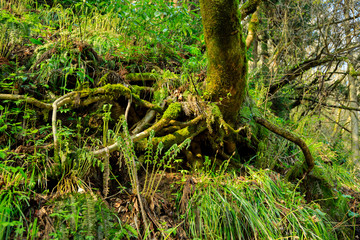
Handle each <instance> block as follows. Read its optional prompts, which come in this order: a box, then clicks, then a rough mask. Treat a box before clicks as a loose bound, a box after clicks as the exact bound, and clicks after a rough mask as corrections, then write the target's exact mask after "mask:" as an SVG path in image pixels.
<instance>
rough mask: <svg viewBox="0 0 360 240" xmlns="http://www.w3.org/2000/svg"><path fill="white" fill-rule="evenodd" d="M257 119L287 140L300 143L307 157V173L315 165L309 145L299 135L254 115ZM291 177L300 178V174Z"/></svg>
mask: <svg viewBox="0 0 360 240" xmlns="http://www.w3.org/2000/svg"><path fill="white" fill-rule="evenodd" d="M254 119H255V121H256V122H257V123H258V124H260V125H262V126H264V127H265V128H267V129H269V130H270V131H272V132H273V133H276V134H278V135H280V136H282V137H283V138H286V139H287V140H289V141H291V142H293V143H295V144H296V145H298V146H299V147H300V148H301V150H302V152H303V154H304V157H305V164H304V166H303V167H304V169H305V174H304V175H307V174H308V173H309V172H310V171H311V170H312V169H313V168H314V166H315V161H314V158H313V156H312V155H311V152H310V150H309V148H308V146H307V145H306V143H305V142H304V141H303V140H302V139H301V138H300V137H298V136H295V135H294V134H292V133H291V132H289V131H287V130H285V129H283V128H280V127H278V126H276V125H274V124H272V123H270V122H269V121H267V120H265V119H263V118H259V117H254ZM291 177H295V178H298V177H300V176H291Z"/></svg>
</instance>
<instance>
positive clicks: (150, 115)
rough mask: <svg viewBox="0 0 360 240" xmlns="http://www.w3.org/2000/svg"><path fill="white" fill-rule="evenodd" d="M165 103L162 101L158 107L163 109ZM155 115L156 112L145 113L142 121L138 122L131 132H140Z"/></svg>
mask: <svg viewBox="0 0 360 240" xmlns="http://www.w3.org/2000/svg"><path fill="white" fill-rule="evenodd" d="M165 103H166V101H163V102H162V103H161V104H160V107H161V108H162V109H163V108H164V106H165ZM155 114H156V111H155V110H150V111H148V112H147V113H146V115H145V117H144V118H143V119H141V120H140V122H139V123H138V124H137V126H136V128H135V129H134V130H133V131H132V133H133V134H138V133H139V132H141V131H142V130H143V129H144V128H145V126H146V124H148V123H150V122H151V120H153V119H154V117H155Z"/></svg>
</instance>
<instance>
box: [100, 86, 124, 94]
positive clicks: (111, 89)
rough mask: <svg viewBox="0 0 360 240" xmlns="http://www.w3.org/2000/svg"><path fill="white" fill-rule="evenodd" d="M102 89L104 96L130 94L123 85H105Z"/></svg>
mask: <svg viewBox="0 0 360 240" xmlns="http://www.w3.org/2000/svg"><path fill="white" fill-rule="evenodd" d="M103 88H104V89H105V92H106V94H112V93H120V94H121V95H128V94H130V93H131V91H130V89H129V88H127V87H125V86H124V85H123V84H107V85H105V86H104V87H103Z"/></svg>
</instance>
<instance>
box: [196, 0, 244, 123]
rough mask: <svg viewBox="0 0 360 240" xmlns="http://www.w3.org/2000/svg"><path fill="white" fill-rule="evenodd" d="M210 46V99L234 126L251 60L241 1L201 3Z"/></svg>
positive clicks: (219, 0) (208, 51) (207, 83)
mask: <svg viewBox="0 0 360 240" xmlns="http://www.w3.org/2000/svg"><path fill="white" fill-rule="evenodd" d="M200 9H201V15H202V21H203V26H204V36H205V42H206V46H207V57H208V70H207V80H206V95H205V96H206V98H207V100H210V101H212V102H217V103H218V105H219V107H220V110H221V112H222V114H223V116H224V119H225V120H227V121H229V122H230V123H231V122H234V121H235V119H236V116H237V113H238V112H239V110H240V108H241V105H242V103H243V101H244V97H245V88H246V75H247V60H246V46H245V41H244V38H243V32H242V26H241V23H240V16H239V11H238V9H239V1H238V0H201V1H200Z"/></svg>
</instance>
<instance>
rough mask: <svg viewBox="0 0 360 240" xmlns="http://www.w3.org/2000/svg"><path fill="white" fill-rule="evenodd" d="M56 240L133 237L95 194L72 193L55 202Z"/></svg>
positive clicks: (54, 233) (54, 236)
mask: <svg viewBox="0 0 360 240" xmlns="http://www.w3.org/2000/svg"><path fill="white" fill-rule="evenodd" d="M53 204H54V205H55V209H54V211H53V213H52V214H51V217H53V218H54V221H55V223H54V227H55V231H54V232H53V233H51V234H50V235H51V236H52V238H54V239H68V238H70V237H73V238H74V239H96V238H101V239H123V238H125V237H126V238H129V237H132V236H134V235H133V233H132V232H131V231H129V230H127V229H131V227H130V226H123V225H122V224H121V222H120V221H119V219H118V218H117V216H116V215H115V214H114V213H113V212H112V211H111V210H110V209H108V208H107V207H106V206H105V204H104V202H103V201H102V200H101V198H99V197H98V196H96V195H95V194H85V193H77V194H71V195H68V196H66V197H63V199H59V200H57V201H56V202H54V203H53Z"/></svg>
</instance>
